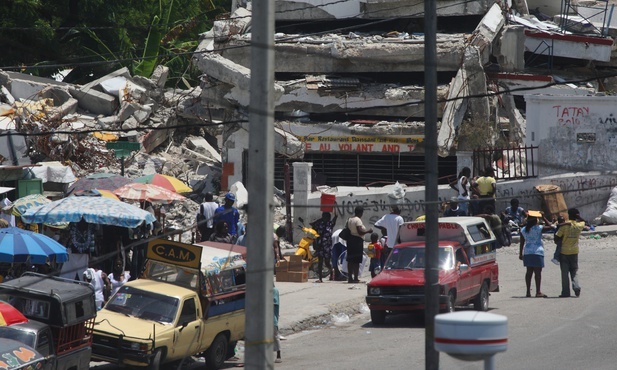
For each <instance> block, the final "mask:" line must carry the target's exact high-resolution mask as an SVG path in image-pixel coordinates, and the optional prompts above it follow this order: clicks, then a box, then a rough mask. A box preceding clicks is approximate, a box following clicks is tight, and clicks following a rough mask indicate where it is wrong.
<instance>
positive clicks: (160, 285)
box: [93, 239, 246, 369]
mask: <svg viewBox="0 0 617 370" xmlns="http://www.w3.org/2000/svg"><path fill="white" fill-rule="evenodd" d="M245 270H246V263H245V262H244V260H243V259H242V256H241V255H240V254H239V253H234V252H230V251H224V250H221V249H217V248H211V247H208V246H207V245H203V243H202V245H191V244H182V243H178V242H174V241H169V240H163V239H158V240H154V241H151V242H150V243H149V245H148V249H147V260H146V263H145V268H144V272H143V274H142V276H141V277H140V279H137V280H135V281H131V282H128V283H126V284H125V285H123V286H122V287H121V288H120V290H119V291H118V292H117V293H116V294H115V295H114V296H112V297H111V299H110V300H109V301H108V302H107V304H106V305H105V307H104V308H103V309H102V310H101V311H99V313H98V317H97V321H96V323H95V327H94V346H93V358H95V359H98V360H103V361H108V362H111V363H114V364H117V365H120V366H134V367H148V368H150V369H158V368H159V367H160V366H161V365H162V364H164V363H169V362H173V361H177V360H182V359H184V358H186V357H189V356H194V355H198V356H203V357H205V359H206V368H207V369H218V368H220V367H221V366H223V364H224V362H225V360H226V359H228V358H230V357H232V356H233V348H234V347H235V344H236V342H237V341H238V340H240V339H242V338H243V337H244V319H245V313H244V304H245V290H246V280H245V279H246V278H245Z"/></svg>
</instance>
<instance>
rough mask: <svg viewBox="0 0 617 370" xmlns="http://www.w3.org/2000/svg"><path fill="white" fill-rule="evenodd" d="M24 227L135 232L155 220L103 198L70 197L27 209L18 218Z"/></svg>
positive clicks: (142, 211)
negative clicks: (83, 226) (71, 225)
mask: <svg viewBox="0 0 617 370" xmlns="http://www.w3.org/2000/svg"><path fill="white" fill-rule="evenodd" d="M21 219H22V220H23V221H24V222H25V223H29V224H40V223H48V224H49V223H58V222H80V221H81V220H83V221H85V222H87V223H89V224H100V225H113V226H120V227H129V228H135V227H137V226H139V225H141V223H142V222H144V221H145V222H146V223H147V224H150V223H152V222H154V221H155V218H154V216H153V215H152V214H151V213H150V212H148V211H144V210H143V209H141V208H138V207H135V206H134V205H131V204H128V203H124V202H121V201H119V200H114V199H110V198H105V197H76V196H70V197H67V198H62V199H60V200H56V201H53V202H51V203H47V204H45V205H42V206H39V207H33V208H30V209H28V210H27V211H26V213H24V214H23V215H21Z"/></svg>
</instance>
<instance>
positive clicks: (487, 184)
mask: <svg viewBox="0 0 617 370" xmlns="http://www.w3.org/2000/svg"><path fill="white" fill-rule="evenodd" d="M476 186H477V189H476V190H477V192H478V197H479V198H480V204H478V213H482V212H484V209H485V208H486V206H487V205H490V206H493V209H495V196H496V193H497V181H496V180H495V170H493V168H492V167H490V166H488V167H486V169H484V175H483V176H480V177H478V179H477V180H476Z"/></svg>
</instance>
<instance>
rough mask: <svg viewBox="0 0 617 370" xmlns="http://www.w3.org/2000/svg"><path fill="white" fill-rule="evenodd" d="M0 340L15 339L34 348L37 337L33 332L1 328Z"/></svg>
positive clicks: (6, 327)
mask: <svg viewBox="0 0 617 370" xmlns="http://www.w3.org/2000/svg"><path fill="white" fill-rule="evenodd" d="M0 338H7V339H13V340H16V341H18V342H21V343H24V344H27V345H29V346H30V347H34V346H35V343H34V342H35V341H36V335H35V334H34V333H33V332H29V331H25V330H19V329H14V328H11V327H9V326H0Z"/></svg>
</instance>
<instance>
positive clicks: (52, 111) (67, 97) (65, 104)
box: [39, 86, 79, 121]
mask: <svg viewBox="0 0 617 370" xmlns="http://www.w3.org/2000/svg"><path fill="white" fill-rule="evenodd" d="M39 96H40V97H41V98H43V99H51V100H52V101H53V105H54V106H53V107H50V108H49V110H48V111H47V115H48V119H49V120H52V121H59V120H61V119H62V118H63V117H64V116H66V115H69V114H73V113H75V112H76V111H77V106H78V104H79V102H78V101H77V99H74V98H73V97H72V96H71V94H70V93H69V92H68V91H67V90H66V89H64V88H60V87H57V86H47V87H45V88H44V89H43V90H41V92H40V93H39Z"/></svg>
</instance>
